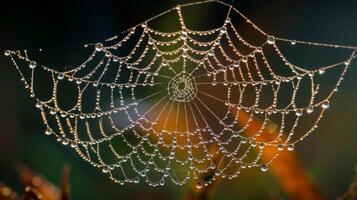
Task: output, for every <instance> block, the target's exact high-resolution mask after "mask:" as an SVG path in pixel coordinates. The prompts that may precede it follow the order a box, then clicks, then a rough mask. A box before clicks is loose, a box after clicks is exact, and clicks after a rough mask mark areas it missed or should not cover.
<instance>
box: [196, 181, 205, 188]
mask: <svg viewBox="0 0 357 200" xmlns="http://www.w3.org/2000/svg"><path fill="white" fill-rule="evenodd" d="M203 185H204V183H203V180H198V181H197V182H196V188H197V189H202V188H203Z"/></svg>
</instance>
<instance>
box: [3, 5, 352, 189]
mask: <svg viewBox="0 0 357 200" xmlns="http://www.w3.org/2000/svg"><path fill="white" fill-rule="evenodd" d="M208 2H213V3H218V4H220V5H223V6H226V7H227V10H228V12H227V16H226V18H225V20H224V22H223V25H222V26H221V27H218V28H215V29H211V30H207V31H197V30H192V29H190V28H188V27H187V26H186V23H185V21H184V17H183V14H182V9H184V8H185V7H189V6H193V5H199V4H203V2H200V3H191V4H185V5H180V6H177V7H175V8H173V9H170V10H168V11H166V12H165V13H162V14H160V15H158V16H156V17H154V18H152V19H149V20H147V21H145V22H143V23H141V24H139V25H137V26H134V27H133V28H131V29H129V30H127V31H125V32H124V33H123V34H125V35H123V34H122V35H123V36H122V38H121V39H119V38H120V37H121V36H114V37H112V38H109V39H108V40H106V41H105V43H103V44H102V43H97V44H89V45H85V48H90V47H93V52H92V53H91V54H90V56H89V57H88V58H87V59H86V60H85V61H84V62H83V63H82V64H80V65H78V66H77V67H75V68H73V69H71V70H66V71H58V70H55V69H54V68H52V67H48V66H44V65H40V64H38V63H37V62H35V61H34V60H32V59H31V58H29V56H28V52H27V51H26V50H24V51H23V50H22V51H13V50H7V51H6V52H5V55H7V56H10V58H11V60H12V61H13V63H14V65H15V66H16V68H17V70H18V72H19V73H20V75H21V81H22V82H23V83H24V85H25V88H27V89H28V90H29V92H30V95H31V97H34V98H35V99H36V102H37V103H36V107H37V108H39V109H40V110H41V116H42V120H43V123H44V125H45V126H46V131H45V134H46V135H53V136H55V137H56V139H57V141H58V142H60V143H61V144H63V145H69V146H71V147H72V148H73V149H74V150H75V151H76V152H77V153H78V155H79V156H80V157H82V158H83V159H84V160H86V161H87V162H89V163H90V164H91V165H92V166H94V167H96V168H99V169H100V170H101V171H102V172H103V173H106V174H109V177H110V179H111V180H113V181H114V182H117V183H120V184H124V183H125V182H134V183H138V182H140V180H145V181H146V182H147V183H148V184H149V185H151V186H158V185H164V184H165V180H166V179H170V180H171V181H172V182H173V183H175V184H179V185H182V184H184V183H186V182H187V181H189V180H190V178H193V179H198V178H199V177H201V176H202V175H203V174H206V173H208V172H211V171H213V172H214V173H213V175H212V176H211V177H209V178H206V179H205V180H204V182H203V183H204V184H205V185H208V184H210V183H212V181H213V180H215V179H216V178H217V177H219V176H221V177H223V178H229V179H231V178H235V177H237V176H238V175H239V174H240V173H241V171H242V170H243V169H246V168H253V167H259V168H261V170H262V171H267V170H268V166H269V164H270V163H271V162H272V161H273V159H275V158H276V157H277V156H278V152H279V151H284V150H293V148H294V145H295V144H296V143H297V142H299V141H302V140H303V139H305V138H306V137H307V136H308V135H309V134H310V133H311V132H312V131H313V130H315V129H316V128H317V124H318V122H319V121H320V120H321V118H322V116H323V113H324V110H325V109H327V108H328V107H329V105H330V104H329V102H330V98H331V97H332V96H333V95H334V93H335V92H336V91H337V89H338V86H339V85H340V83H341V81H342V79H343V76H344V75H345V73H346V71H347V68H348V66H349V65H350V63H351V60H353V59H354V58H355V51H356V49H357V48H356V47H351V46H341V45H330V44H320V43H312V42H303V41H295V40H288V39H282V38H277V37H274V36H271V35H268V34H266V33H265V32H264V31H262V30H261V29H259V28H258V26H256V25H255V24H254V23H253V22H252V21H250V20H249V19H248V18H246V17H245V16H244V15H242V14H241V13H240V12H239V11H238V10H236V9H235V8H233V7H232V6H230V5H228V4H225V3H223V2H221V1H207V2H204V3H208ZM170 12H175V13H177V16H178V19H179V23H180V26H181V27H180V30H178V31H176V32H161V31H158V30H154V29H153V28H150V27H149V25H148V23H149V22H151V20H153V19H155V18H158V17H162V16H163V15H164V14H166V13H170ZM233 15H234V16H236V17H239V18H241V19H243V20H244V21H245V23H246V26H249V27H250V28H253V29H254V31H256V32H257V33H259V34H260V36H261V37H262V38H264V41H263V42H262V43H261V44H260V45H254V44H251V43H250V42H248V41H247V40H246V39H245V38H244V37H243V36H241V35H240V34H239V32H238V29H237V27H235V25H234V24H233V22H232V20H231V16H233ZM131 40H134V42H131V43H134V44H135V45H132V47H128V46H130V45H128V43H130V42H129V41H131ZM280 43H282V44H283V43H285V44H287V45H291V46H295V45H305V46H317V47H325V48H336V49H345V50H350V51H351V52H350V53H351V54H350V56H349V57H348V58H347V59H345V60H343V61H341V62H338V63H335V64H332V65H326V66H323V67H318V68H316V69H313V70H309V69H305V68H303V67H300V66H298V65H295V64H292V63H291V62H289V60H288V59H287V58H286V57H285V56H284V54H283V52H282V51H281V49H280V47H279V46H278V44H280ZM121 49H126V53H125V54H124V55H121V53H120V50H121ZM127 49H129V51H128V50H127ZM268 52H269V53H268ZM267 54H274V55H276V56H277V57H278V58H279V59H280V60H281V61H282V64H281V66H279V67H282V68H284V69H286V70H288V71H289V73H290V74H289V75H285V76H284V75H279V74H278V73H276V72H275V70H274V69H273V68H274V67H273V64H271V63H270V61H269V56H267ZM97 61H98V62H97ZM20 62H23V63H28V65H29V69H30V71H31V73H30V78H27V77H26V75H25V73H23V71H24V70H26V69H22V68H20V67H19V65H20V64H19V63H20ZM336 69H339V70H340V72H339V78H338V80H337V81H336V84H335V86H334V88H333V89H332V90H331V91H329V93H328V94H327V95H325V96H324V97H319V98H317V96H318V95H319V93H320V87H321V85H320V84H319V83H318V82H317V79H318V77H321V76H324V75H325V73H327V72H329V71H332V72H334V73H335V70H336ZM36 70H42V71H44V72H46V73H48V74H50V76H51V80H52V85H51V87H52V97H51V98H49V99H48V100H42V99H40V98H39V97H38V96H37V94H35V84H34V81H35V71H36ZM337 71H338V70H337ZM108 74H109V77H111V78H105V77H106V76H107V75H108ZM113 75H114V76H113ZM303 81H307V82H308V83H309V88H310V89H308V90H303V91H304V92H305V93H307V94H306V95H304V97H306V98H309V100H308V103H307V105H304V106H298V103H297V96H298V93H299V90H301V88H302V86H301V85H302V82H303ZM61 84H69V85H72V86H75V88H76V90H77V95H76V96H75V99H76V103H75V104H74V106H73V107H72V108H70V109H64V108H62V107H61V105H60V103H59V102H60V101H61V99H60V97H59V96H60V95H61V94H59V91H58V87H59V85H61ZM284 87H285V88H288V89H287V90H286V89H285V90H284V89H283V88H284ZM89 91H92V93H91V92H89ZM93 91H94V92H93ZM287 91H288V92H287ZM263 93H264V94H263ZM288 94H289V95H288ZM267 96H270V99H271V102H270V103H269V104H266V105H265V106H263V102H266V101H267V100H265V99H264V98H265V97H267ZM64 98H72V96H65V97H64ZM282 99H285V101H286V100H287V99H288V101H287V102H286V103H285V105H282V104H283V103H281V100H282ZM90 101H94V104H95V105H94V107H93V110H91V111H86V110H85V107H86V104H89V102H90ZM242 114H244V115H242ZM244 116H246V118H245V119H242V118H243V117H244ZM312 116H314V119H313V120H310V125H309V128H308V130H304V131H302V132H303V133H301V134H299V135H298V136H297V132H298V129H300V128H297V127H298V126H299V124H300V123H301V121H302V119H303V118H304V117H312ZM255 119H260V120H261V121H262V125H261V127H259V128H258V129H256V130H255V134H249V135H247V134H245V132H246V130H248V129H249V128H250V126H251V123H252V122H253V121H254V120H255ZM271 121H274V124H275V125H276V127H275V130H276V131H275V132H276V133H277V135H274V137H270V139H269V140H263V139H262V138H263V137H262V135H263V134H267V133H266V132H269V129H270V128H271V127H269V122H271ZM311 122H313V123H312V124H311ZM301 129H303V128H301ZM268 134H269V133H268ZM268 148H274V149H277V153H276V154H275V155H274V156H272V157H271V158H269V159H263V153H264V151H265V150H266V149H268Z"/></svg>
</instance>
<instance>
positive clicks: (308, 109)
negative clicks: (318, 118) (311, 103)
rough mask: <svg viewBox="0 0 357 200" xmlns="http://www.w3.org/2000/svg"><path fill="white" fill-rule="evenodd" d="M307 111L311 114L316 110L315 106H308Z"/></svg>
mask: <svg viewBox="0 0 357 200" xmlns="http://www.w3.org/2000/svg"><path fill="white" fill-rule="evenodd" d="M306 112H307V113H308V114H311V113H313V112H314V108H313V107H308V108H307V109H306Z"/></svg>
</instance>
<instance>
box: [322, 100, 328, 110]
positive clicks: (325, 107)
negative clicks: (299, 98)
mask: <svg viewBox="0 0 357 200" xmlns="http://www.w3.org/2000/svg"><path fill="white" fill-rule="evenodd" d="M321 107H322V108H323V109H327V108H329V107H330V102H328V101H324V102H323V103H322V104H321Z"/></svg>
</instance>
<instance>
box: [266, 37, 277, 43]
mask: <svg viewBox="0 0 357 200" xmlns="http://www.w3.org/2000/svg"><path fill="white" fill-rule="evenodd" d="M267 43H268V44H275V38H274V37H273V36H268V38H267Z"/></svg>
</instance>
